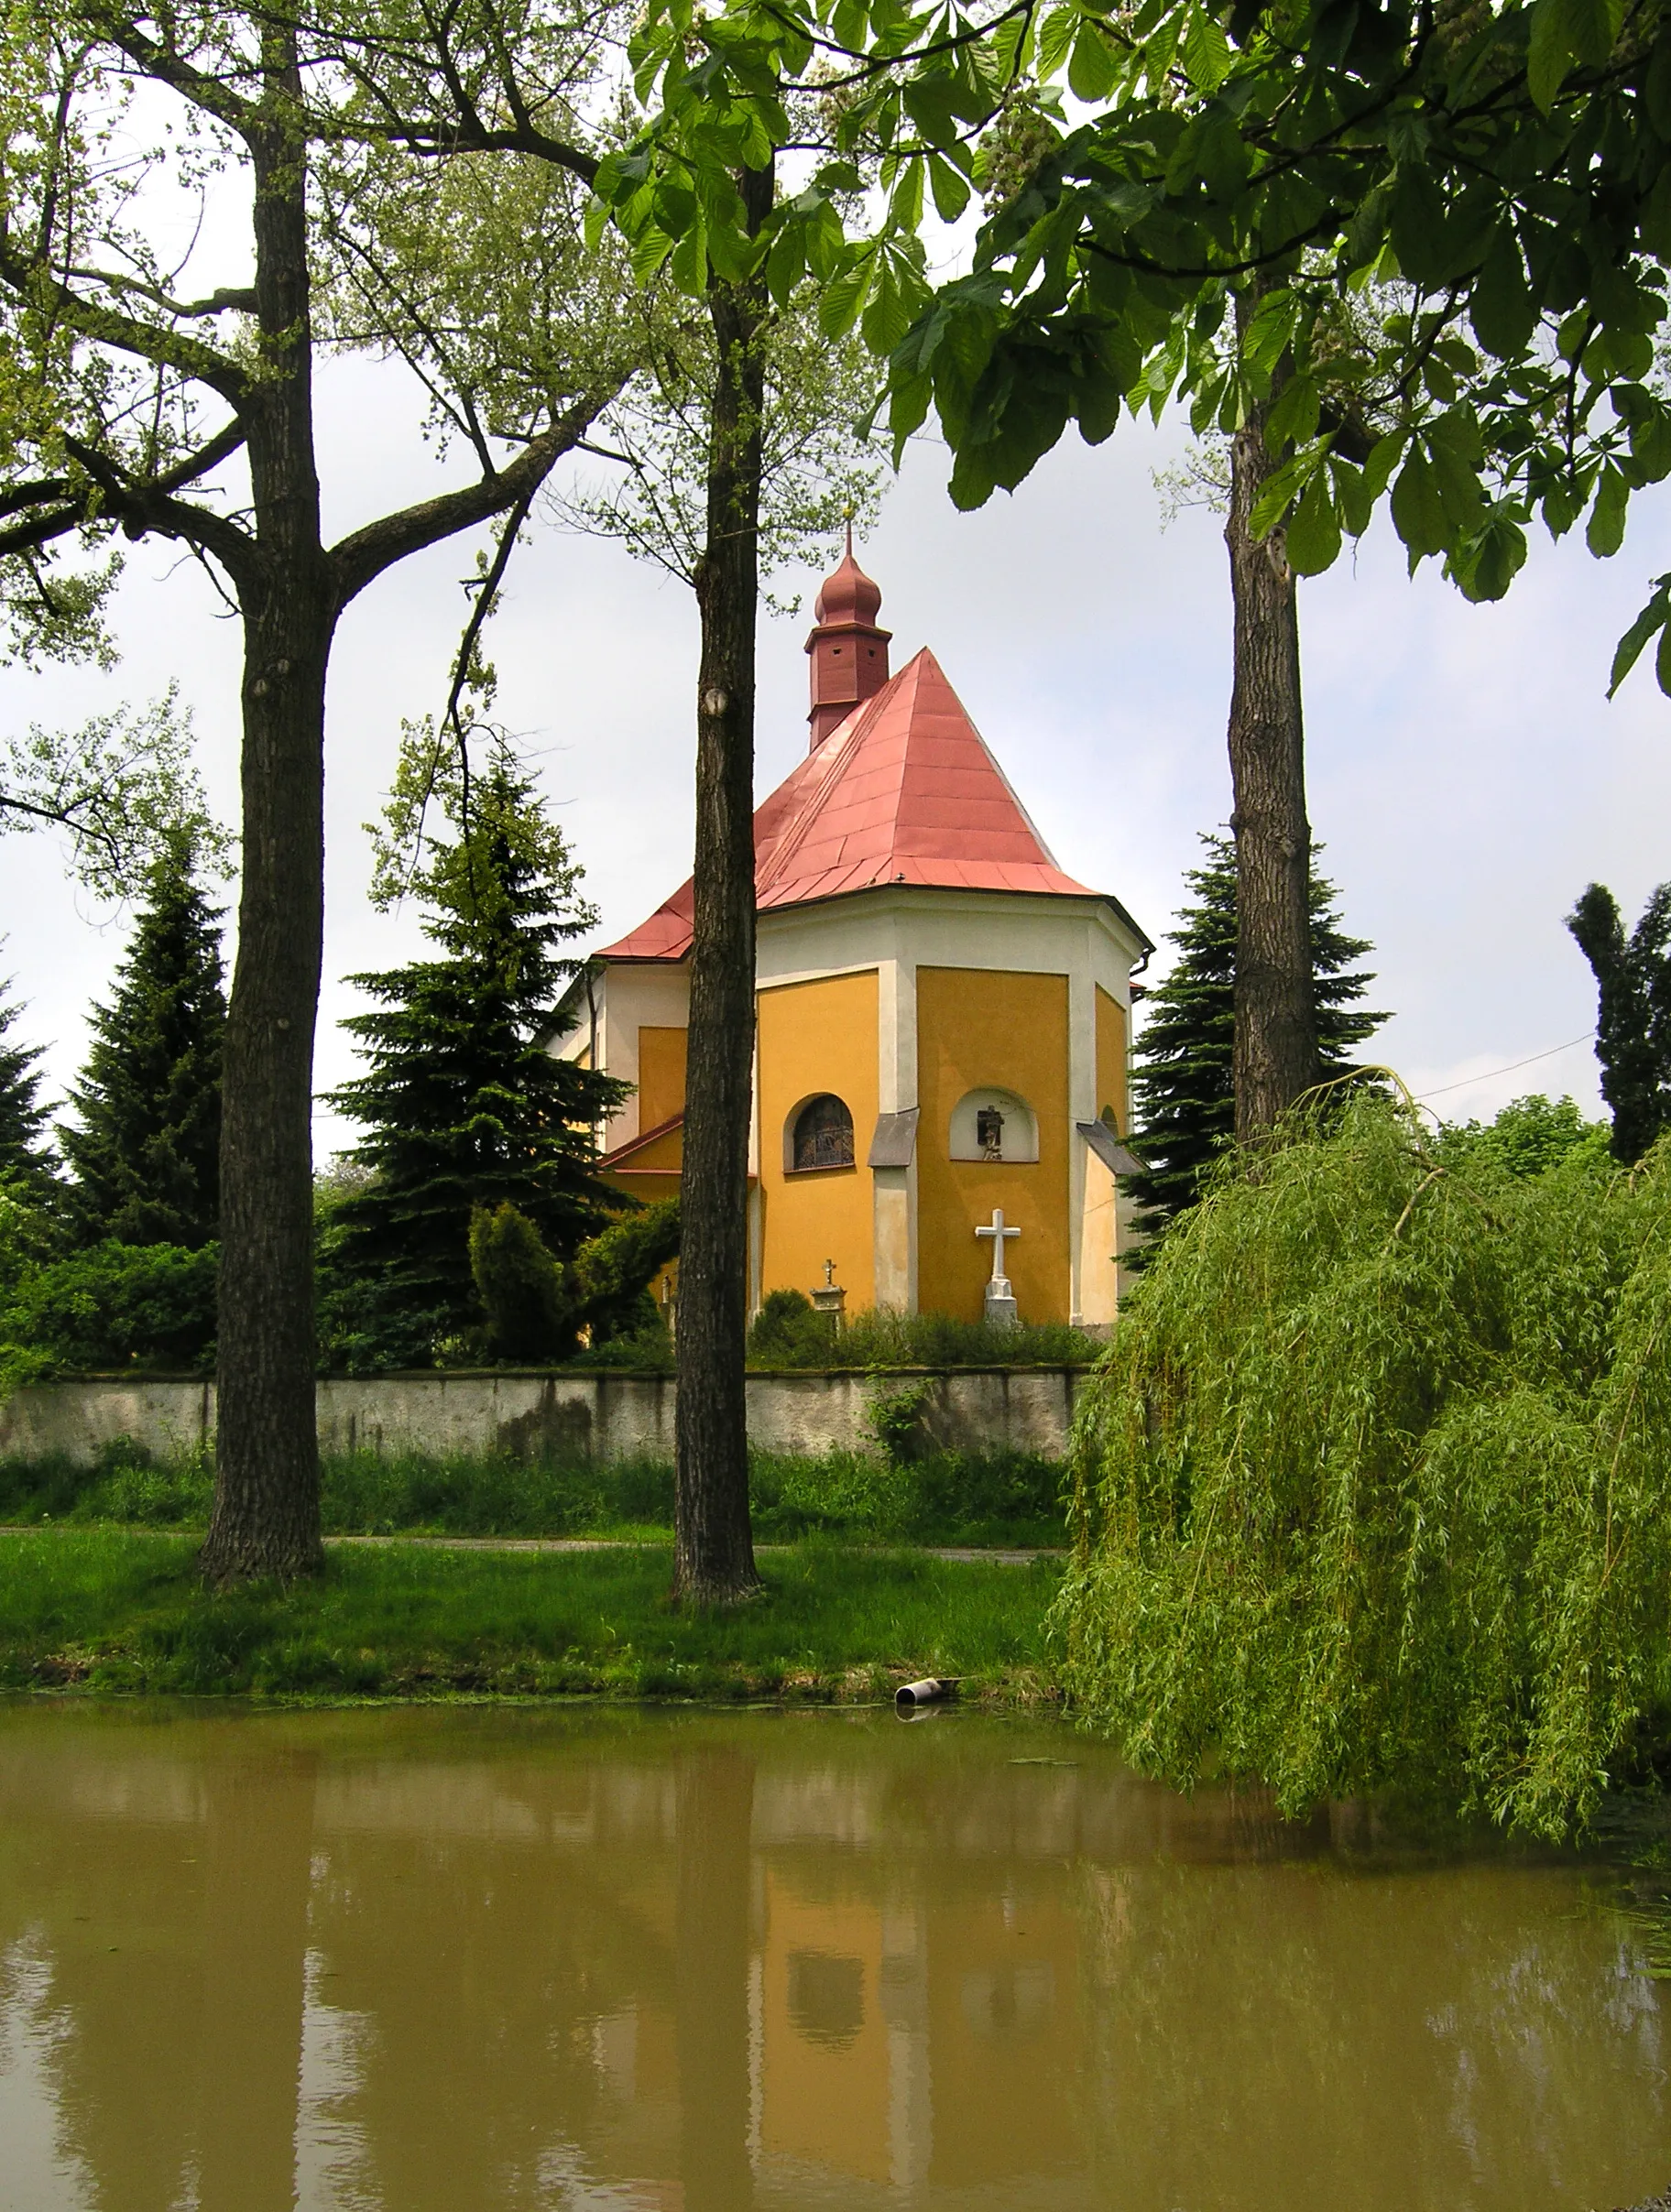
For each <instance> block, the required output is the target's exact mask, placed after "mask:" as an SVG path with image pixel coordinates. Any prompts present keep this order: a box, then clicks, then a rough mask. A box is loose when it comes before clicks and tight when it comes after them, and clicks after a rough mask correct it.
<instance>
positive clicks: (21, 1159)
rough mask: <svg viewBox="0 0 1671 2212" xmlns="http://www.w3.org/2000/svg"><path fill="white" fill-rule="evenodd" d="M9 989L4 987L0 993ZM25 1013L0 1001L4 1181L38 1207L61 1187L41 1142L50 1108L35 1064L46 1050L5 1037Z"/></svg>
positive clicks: (0, 1162)
mask: <svg viewBox="0 0 1671 2212" xmlns="http://www.w3.org/2000/svg"><path fill="white" fill-rule="evenodd" d="M10 987H11V986H9V985H5V986H0V991H5V990H9V989H10ZM22 1011H23V1008H21V1007H20V1006H17V1005H16V1004H12V1005H7V1004H6V1002H5V998H4V997H0V1182H5V1183H7V1184H9V1186H10V1187H11V1189H12V1191H13V1193H14V1194H15V1195H16V1196H17V1197H20V1198H24V1199H27V1200H33V1201H35V1202H36V1203H39V1202H41V1201H44V1200H47V1199H49V1198H50V1197H52V1196H53V1195H54V1193H55V1192H56V1190H57V1187H58V1186H57V1178H56V1176H55V1175H54V1174H53V1171H52V1158H51V1154H50V1153H49V1152H48V1151H46V1150H43V1149H42V1146H41V1141H40V1139H41V1133H42V1131H43V1129H44V1128H45V1127H46V1122H47V1115H48V1112H49V1108H48V1107H46V1106H42V1105H41V1104H40V1103H39V1091H40V1075H39V1073H38V1067H37V1062H38V1061H39V1059H40V1056H41V1052H42V1051H43V1049H44V1048H43V1047H42V1046H40V1045H27V1044H14V1043H12V1042H11V1041H9V1039H8V1036H7V1032H8V1031H9V1030H10V1029H11V1026H12V1024H13V1023H14V1022H15V1021H16V1019H17V1017H18V1015H19V1014H20V1013H21V1012H22Z"/></svg>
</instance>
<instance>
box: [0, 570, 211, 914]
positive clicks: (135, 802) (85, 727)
mask: <svg viewBox="0 0 1671 2212" xmlns="http://www.w3.org/2000/svg"><path fill="white" fill-rule="evenodd" d="M0 558H3V557H0ZM0 573H3V569H0ZM63 581H65V580H63V579H60V580H59V582H58V583H57V584H55V587H54V588H55V589H59V588H61V585H62V583H63ZM97 597H98V594H93V597H92V598H91V599H89V600H88V601H87V602H86V603H85V605H84V607H83V610H82V611H83V615H84V616H85V617H87V618H89V619H94V620H96V605H97ZM11 611H12V612H13V614H14V619H16V610H11ZM78 627H80V625H79V624H78V623H75V622H73V621H72V622H71V625H70V626H69V627H67V628H66V627H61V626H60V629H59V632H58V636H57V638H56V641H55V642H56V646H57V648H58V649H60V650H66V649H67V650H69V651H70V652H71V655H72V656H73V654H74V651H75V638H74V632H75V630H76V629H77V628H78ZM39 642H40V643H41V644H43V645H46V644H47V643H48V642H49V641H48V640H47V639H45V638H42V639H40V640H39ZM30 829H33V830H40V829H57V830H59V831H60V832H61V833H62V834H63V835H64V837H65V839H66V841H67V843H68V845H69V854H70V866H71V874H72V875H73V876H74V877H75V878H76V880H77V881H78V882H79V883H82V884H83V885H84V886H85V887H86V888H88V889H89V890H91V891H93V893H95V894H96V895H97V896H98V897H99V898H101V899H128V898H134V897H137V896H139V895H140V894H142V893H143V892H144V891H145V889H146V888H147V885H148V883H149V881H150V878H151V877H152V874H153V872H154V870H155V869H156V868H157V867H158V865H159V864H161V865H166V864H167V863H168V860H169V855H171V854H172V853H174V852H175V851H177V850H178V848H179V847H180V844H181V842H182V840H183V841H184V843H185V844H186V845H187V847H188V848H190V849H193V850H195V851H197V852H198V853H199V854H201V855H202V857H203V858H204V859H206V860H207V861H208V862H209V863H210V864H211V865H212V866H214V867H215V868H217V869H219V870H221V871H222V872H225V871H226V870H228V869H229V868H230V867H231V865H232V860H233V855H234V851H235V844H234V840H233V839H232V838H231V837H229V836H228V835H227V834H226V832H225V831H224V829H223V828H222V827H221V826H220V824H219V823H217V822H216V821H215V820H214V819H213V816H212V815H211V814H210V812H209V809H208V802H207V801H206V800H205V798H204V796H203V788H202V780H201V779H200V778H199V776H198V773H197V769H196V768H195V767H194V765H193V763H192V758H191V714H190V713H189V712H188V711H186V710H185V709H183V708H181V706H180V703H179V695H178V692H177V690H176V687H175V686H174V685H172V684H170V685H169V689H168V691H167V692H165V693H164V694H163V696H162V697H161V698H160V699H158V700H155V701H153V702H152V703H151V704H150V705H149V706H148V707H146V708H144V709H143V710H141V711H140V712H138V713H135V712H134V711H133V710H132V709H131V708H128V707H117V708H115V709H114V710H113V711H112V712H111V713H109V714H95V715H94V716H93V718H92V720H91V721H89V722H85V723H83V724H82V726H81V727H80V729H77V730H70V731H63V730H43V729H42V728H40V727H39V725H38V724H37V725H30V727H29V729H28V730H27V733H25V734H24V735H23V736H9V737H5V738H3V739H0V830H30Z"/></svg>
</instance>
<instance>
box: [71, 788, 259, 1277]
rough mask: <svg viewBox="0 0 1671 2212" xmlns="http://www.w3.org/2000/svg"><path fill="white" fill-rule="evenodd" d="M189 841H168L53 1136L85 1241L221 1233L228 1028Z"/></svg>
mask: <svg viewBox="0 0 1671 2212" xmlns="http://www.w3.org/2000/svg"><path fill="white" fill-rule="evenodd" d="M196 862H197V852H196V847H195V844H194V842H193V840H192V838H191V836H190V835H189V834H187V833H185V832H183V831H181V832H177V833H176V834H173V835H172V836H170V837H169V838H168V839H166V840H165V841H164V844H163V849H162V851H161V852H160V853H159V855H158V857H157V858H156V859H155V860H154V861H153V862H152V864H151V866H150V867H149V869H148V870H147V876H146V880H145V904H144V905H143V906H142V907H141V909H140V911H139V915H138V919H137V921H136V923H135V925H134V933H133V936H132V938H131V939H130V940H129V943H128V947H127V954H126V958H125V959H124V961H123V962H122V964H121V965H120V966H119V967H118V968H117V970H116V987H115V997H114V998H113V1000H112V1002H111V1004H110V1005H109V1006H104V1007H95V1008H93V1044H92V1048H91V1050H90V1051H89V1053H88V1056H87V1065H86V1068H85V1070H84V1071H83V1073H82V1079H81V1082H80V1083H79V1084H78V1085H77V1086H76V1088H75V1089H74V1091H72V1092H71V1104H72V1105H73V1106H74V1108H75V1112H76V1115H77V1117H78V1122H79V1126H78V1124H77V1123H71V1124H68V1125H65V1126H62V1127H60V1131H59V1135H60V1141H61V1143H62V1145H63V1149H64V1155H65V1158H66V1160H68V1162H69V1165H70V1167H71V1171H72V1172H73V1174H74V1177H75V1182H74V1184H73V1186H72V1187H71V1191H70V1193H69V1194H68V1198H69V1209H70V1214H71V1220H72V1222H73V1225H74V1226H75V1229H76V1231H77V1233H78V1234H79V1236H80V1237H81V1239H82V1242H84V1243H87V1244H96V1243H99V1242H100V1241H102V1240H104V1239H105V1238H114V1239H115V1241H117V1242H118V1243H121V1244H126V1245H141V1244H169V1245H180V1246H184V1247H185V1248H188V1249H195V1248H197V1247H199V1246H201V1245H205V1244H212V1243H213V1241H214V1240H215V1238H216V1237H217V1236H218V1235H219V1231H220V1188H221V1159H220V1153H221V1047H222V1041H223V1039H224V1034H225V1029H226V998H225V994H224V990H223V988H222V967H221V933H220V930H219V927H218V926H217V925H218V923H219V921H220V915H219V913H218V912H217V911H216V910H214V909H213V908H212V907H211V906H210V904H209V901H208V899H207V898H206V897H205V896H204V894H203V891H202V888H201V887H200V886H199V884H198V883H197V881H196V878H195V868H196Z"/></svg>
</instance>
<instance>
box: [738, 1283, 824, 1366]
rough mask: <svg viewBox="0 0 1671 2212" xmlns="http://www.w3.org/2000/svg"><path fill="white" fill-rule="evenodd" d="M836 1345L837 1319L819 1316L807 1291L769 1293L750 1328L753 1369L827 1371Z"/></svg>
mask: <svg viewBox="0 0 1671 2212" xmlns="http://www.w3.org/2000/svg"><path fill="white" fill-rule="evenodd" d="M834 1346H835V1324H834V1319H833V1316H831V1315H829V1314H826V1313H818V1312H817V1311H816V1310H815V1308H814V1304H813V1302H812V1300H811V1299H810V1298H809V1297H808V1296H807V1294H806V1292H805V1291H767V1293H766V1295H765V1297H764V1298H762V1299H761V1301H760V1310H759V1313H757V1314H756V1315H755V1317H754V1319H753V1321H752V1322H751V1323H750V1324H749V1326H748V1364H749V1366H750V1367H752V1368H827V1367H828V1366H829V1365H830V1361H831V1354H832V1351H833V1349H834Z"/></svg>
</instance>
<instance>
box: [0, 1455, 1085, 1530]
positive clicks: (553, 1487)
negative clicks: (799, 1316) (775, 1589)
mask: <svg viewBox="0 0 1671 2212" xmlns="http://www.w3.org/2000/svg"><path fill="white" fill-rule="evenodd" d="M1060 1481H1061V1470H1060V1468H1059V1467H1057V1466H1055V1465H1054V1463H1053V1462H1051V1461H1049V1460H1045V1459H1040V1458H1035V1457H1030V1456H1027V1455H1021V1454H1018V1453H991V1454H986V1455H974V1454H958V1453H936V1454H934V1455H930V1456H928V1457H925V1458H923V1459H917V1460H911V1461H907V1462H906V1463H905V1464H903V1465H895V1464H891V1463H889V1462H887V1461H884V1460H882V1459H881V1458H879V1457H877V1456H874V1455H865V1454H861V1453H855V1452H835V1453H831V1454H829V1455H827V1456H825V1457H823V1458H818V1459H810V1458H787V1457H775V1456H773V1455H770V1454H765V1453H759V1454H756V1455H755V1457H754V1460H753V1462H752V1467H751V1482H750V1487H751V1493H752V1506H753V1516H754V1530H755V1534H756V1536H757V1537H758V1538H759V1541H760V1542H763V1543H772V1542H793V1541H795V1540H797V1539H799V1538H801V1537H803V1536H811V1535H825V1536H833V1537H840V1538H843V1539H845V1540H847V1541H850V1542H868V1543H940V1544H1024V1545H1053V1544H1060V1543H1062V1542H1064V1541H1065V1540H1064V1535H1063V1517H1062V1509H1061V1506H1060V1504H1059V1502H1058V1495H1057V1493H1058V1486H1059V1484H1060ZM211 1484H212V1476H211V1472H210V1468H209V1465H208V1462H207V1460H206V1459H204V1458H195V1457H194V1458H187V1459H182V1460H176V1461H171V1462H166V1463H157V1462H153V1461H151V1460H150V1459H148V1458H147V1456H146V1455H145V1454H143V1453H142V1452H138V1451H137V1450H136V1449H135V1448H134V1447H133V1446H132V1445H129V1444H117V1445H114V1446H111V1447H109V1448H107V1449H106V1451H105V1452H104V1455H102V1456H101V1458H100V1460H99V1462H98V1464H97V1465H95V1466H92V1467H76V1466H71V1464H70V1462H69V1461H67V1460H46V1461H38V1462H34V1463H30V1462H25V1461H17V1460H10V1461H5V1462H0V1521H9V1522H14V1523H18V1522H21V1523H33V1522H40V1521H45V1520H52V1521H63V1520H68V1521H71V1522H77V1523H83V1524H92V1525H104V1524H111V1525H115V1526H118V1527H128V1528H151V1529H195V1528H202V1527H203V1526H204V1525H205V1523H206V1522H207V1520H208V1514H209V1498H210V1489H211ZM322 1491H323V1495H322V1509H323V1515H324V1525H325V1530H326V1532H327V1534H330V1535H368V1536H389V1535H396V1534H399V1533H409V1534H412V1535H431V1536H616V1537H649V1538H650V1539H651V1540H654V1539H655V1538H657V1537H664V1536H666V1535H667V1534H668V1532H669V1531H671V1528H672V1513H673V1470H672V1466H670V1465H668V1464H667V1463H665V1462H657V1461H646V1460H632V1461H624V1462H621V1463H618V1464H616V1465H611V1466H605V1465H599V1464H595V1463H593V1462H591V1461H585V1460H582V1461H574V1462H567V1463H563V1462H554V1461H544V1460H536V1461H524V1460H518V1459H512V1458H509V1457H506V1456H496V1455H491V1454H471V1455H465V1454H457V1455H452V1456H448V1457H439V1458H426V1457H420V1456H419V1455H410V1454H409V1455H399V1456H390V1457H388V1458H383V1457H379V1456H378V1455H377V1454H375V1453H371V1452H360V1453H355V1454H353V1455H349V1456H346V1457H343V1458H337V1459H330V1460H327V1461H326V1462H325V1464H324V1466H323V1469H322Z"/></svg>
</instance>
